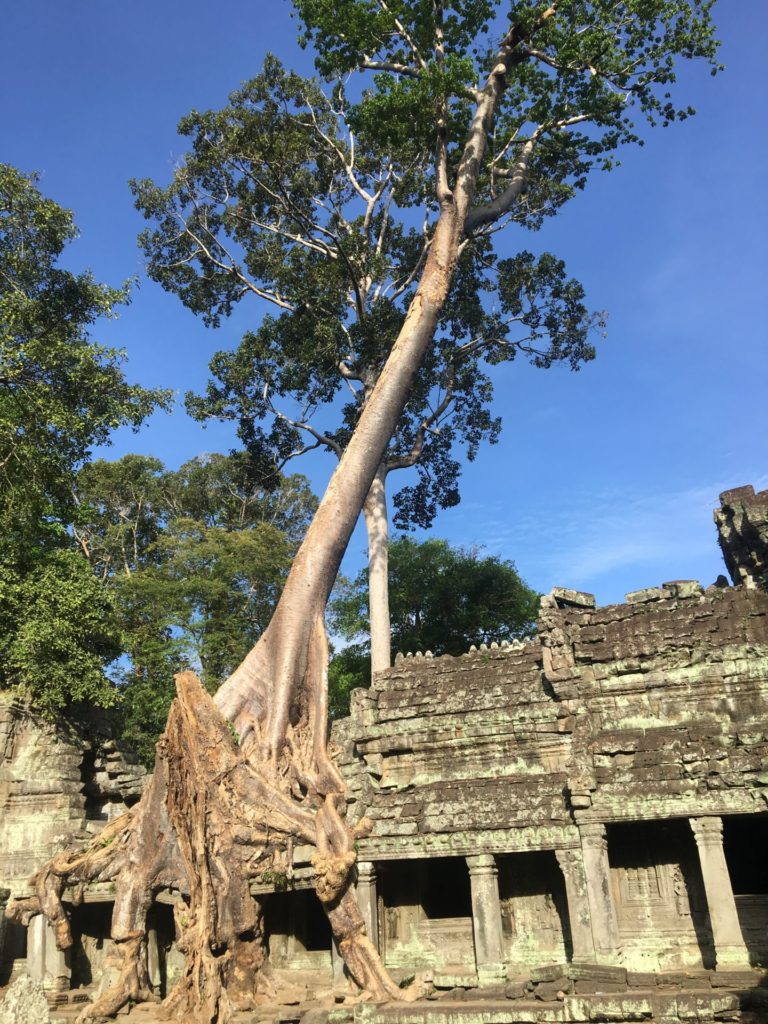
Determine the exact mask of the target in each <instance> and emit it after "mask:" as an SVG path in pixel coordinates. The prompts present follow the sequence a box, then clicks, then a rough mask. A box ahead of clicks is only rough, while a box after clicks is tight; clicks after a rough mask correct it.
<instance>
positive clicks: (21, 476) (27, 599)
mask: <svg viewBox="0 0 768 1024" xmlns="http://www.w3.org/2000/svg"><path fill="white" fill-rule="evenodd" d="M75 235H76V229H75V227H74V223H73V220H72V216H71V214H70V213H69V212H68V211H67V210H64V209H62V208H61V207H60V206H59V205H58V204H57V203H55V202H54V201H53V200H51V199H47V198H45V197H44V196H42V195H41V193H40V191H39V189H38V187H37V178H36V176H35V175H24V174H22V173H21V172H20V171H17V170H16V169H15V168H13V167H10V166H9V165H7V164H0V685H3V686H9V685H22V686H23V687H24V688H25V689H26V690H27V692H29V693H31V694H32V695H33V697H34V698H35V700H36V701H38V703H39V704H40V705H41V706H42V707H44V708H45V709H47V710H54V709H56V708H59V707H61V706H63V704H64V703H66V702H67V701H68V700H70V699H75V700H90V701H93V702H94V703H101V704H109V703H112V702H113V701H114V696H115V695H114V690H113V688H112V687H111V686H110V685H109V684H108V682H107V681H106V680H105V676H104V667H105V665H106V664H108V663H109V662H110V661H111V660H112V659H113V658H114V657H115V656H116V654H117V653H118V651H119V646H118V641H117V635H116V632H115V628H114V623H113V621H112V618H111V611H110V607H109V602H108V600H107V598H106V596H105V595H104V594H102V593H101V592H99V591H98V588H97V587H96V584H95V581H94V580H93V578H92V576H91V573H90V571H89V570H88V567H87V566H86V565H85V564H84V563H82V562H81V561H80V560H79V559H78V558H77V557H76V556H73V553H72V552H71V551H69V550H67V548H68V546H69V543H70V539H69V535H68V533H67V529H68V526H69V524H70V523H71V522H72V520H73V517H74V515H75V512H76V507H75V503H74V500H73V495H72V486H73V482H74V480H75V477H76V474H77V471H78V470H79V468H80V467H81V466H82V465H83V463H84V462H85V461H86V460H87V458H88V457H89V454H90V452H91V449H92V448H93V447H94V446H95V445H99V444H105V443H108V440H109V435H110V433H111V431H112V430H113V429H114V428H115V427H118V426H120V425H124V424H127V425H130V426H132V427H134V428H135V427H138V426H139V425H140V423H141V422H142V421H143V420H144V418H145V417H146V416H147V415H148V414H149V413H150V412H151V411H152V410H153V409H155V408H157V407H158V406H160V407H164V406H166V405H167V404H168V401H169V392H166V391H152V390H147V389H146V388H142V387H140V386H139V385H136V384H129V383H128V381H127V380H126V379H125V376H124V373H123V369H122V364H123V361H124V355H123V353H122V352H120V351H118V350H116V349H111V348H106V347H104V346H101V345H98V344H97V343H96V342H94V341H92V340H91V337H90V331H91V328H92V327H93V326H94V324H95V323H96V322H97V321H98V319H99V318H100V317H109V316H113V315H114V313H115V309H116V307H117V306H118V305H119V304H120V303H123V302H125V301H127V297H128V292H127V289H126V288H124V287H123V288H110V287H108V286H106V285H102V284H99V283H97V282H96V280H95V279H94V277H93V276H92V275H91V274H90V273H88V272H84V273H81V274H74V273H72V272H71V271H69V270H65V269H62V268H61V267H60V266H59V260H60V258H61V256H62V253H63V251H64V249H65V247H66V245H67V243H68V242H70V241H71V240H72V239H73V238H74V237H75Z"/></svg>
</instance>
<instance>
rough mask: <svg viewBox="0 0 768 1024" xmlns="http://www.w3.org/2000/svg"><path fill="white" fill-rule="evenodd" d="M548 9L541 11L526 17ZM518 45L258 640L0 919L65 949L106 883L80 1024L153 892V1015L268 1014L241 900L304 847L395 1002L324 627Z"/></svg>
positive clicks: (126, 964)
mask: <svg viewBox="0 0 768 1024" xmlns="http://www.w3.org/2000/svg"><path fill="white" fill-rule="evenodd" d="M554 9H555V5H554V3H553V4H552V5H551V7H550V8H548V9H547V11H546V12H544V14H543V15H542V16H541V17H542V18H546V17H549V16H551V13H552V12H554ZM540 20H541V19H540ZM518 42H519V37H518V35H517V34H516V30H513V31H511V32H510V34H509V36H508V37H507V38H506V39H505V40H504V42H503V44H502V47H501V49H500V51H499V53H498V54H497V57H496V61H495V64H494V68H493V71H492V72H491V74H490V76H489V78H488V81H487V83H486V86H485V88H484V89H483V91H482V92H481V93H479V98H478V101H477V105H476V109H475V114H474V118H473V121H472V126H471V129H470V133H469V137H468V140H467V143H466V145H465V148H464V153H463V156H462V159H461V162H460V164H459V168H458V171H457V175H456V185H455V187H454V189H453V191H452V192H451V191H450V190H449V189H448V188H447V186H446V185H445V182H446V176H445V174H439V175H438V181H441V182H443V185H442V186H441V187H440V188H439V190H438V191H439V196H438V198H439V201H440V215H439V218H438V221H437V223H436V225H435V229H434V233H433V236H432V241H431V245H430V247H429V253H428V255H427V258H426V261H425V265H424V269H423V272H422V276H421V280H420V282H419V284H418V287H417V289H416V292H415V295H414V298H413V300H412V302H411V304H410V306H409V309H408V311H407V314H406V316H405V320H404V322H403V325H402V328H401V330H400V333H399V336H398V337H397V339H396V340H395V342H394V345H393V347H392V350H391V353H390V356H389V358H388V359H387V362H386V364H385V366H384V368H383V370H382V372H381V375H380V377H379V379H378V381H377V383H376V385H375V387H374V389H373V391H372V393H371V395H370V398H369V400H368V401H367V402H366V405H365V408H364V409H363V411H362V414H361V416H360V419H359V421H358V424H357V426H356V428H355V430H354V433H353V434H352V437H351V439H350V441H349V444H348V446H347V448H346V450H345V451H344V453H343V455H342V458H341V460H340V462H339V465H338V467H337V468H336V471H335V473H334V474H333V476H332V478H331V480H330V483H329V485H328V488H327V490H326V492H325V495H324V496H323V499H322V500H321V502H320V505H319V507H318V510H317V513H316V514H315V517H314V519H313V521H312V523H311V524H310V527H309V529H308V531H307V534H306V537H305V539H304V542H303V543H302V545H301V548H300V550H299V552H298V555H297V557H296V559H295V561H294V563H293V567H292V569H291V572H290V574H289V576H288V579H287V581H286V584H285V589H284V591H283V594H282V596H281V598H280V601H279V602H278V605H277V609H276V611H275V614H274V616H273V618H272V621H271V622H270V624H269V626H268V628H267V630H266V631H265V633H264V635H263V636H262V638H261V639H260V640H259V642H258V643H257V645H256V646H255V647H254V648H253V650H252V651H251V652H250V653H249V654H248V655H247V657H246V658H245V659H244V661H243V662H242V664H241V665H240V666H239V667H238V668H237V669H236V670H235V672H234V673H233V674H232V676H230V678H229V679H228V680H227V681H226V682H225V683H224V684H223V686H222V687H221V688H220V690H219V691H218V693H217V694H216V696H215V698H214V700H211V698H210V697H209V696H208V695H207V694H206V693H205V690H204V689H203V687H202V685H201V684H200V683H199V681H198V680H197V679H196V677H194V676H193V675H192V674H191V673H184V674H182V675H181V676H179V677H178V678H177V693H178V697H177V700H176V701H175V702H174V704H173V706H172V708H171V711H170V714H169V718H168V725H167V727H166V731H165V733H164V734H163V736H162V737H161V740H160V742H159V743H158V747H157V759H156V766H155V773H154V776H153V778H152V781H151V783H150V785H149V786H148V788H147V791H146V793H145V794H144V796H143V797H142V799H141V801H140V802H139V803H138V804H137V805H136V807H134V808H132V809H131V811H129V812H128V814H126V815H124V816H123V817H122V818H121V819H119V820H118V821H117V822H114V823H112V824H110V825H109V826H107V830H105V831H104V832H103V833H102V834H101V835H100V836H98V837H96V838H95V839H94V840H93V841H92V842H91V843H90V844H89V846H88V847H86V848H85V850H79V851H76V852H67V853H65V854H60V855H59V856H58V857H56V858H54V859H53V861H51V862H50V863H49V864H47V865H46V866H45V867H44V868H43V869H41V871H40V872H38V874H37V876H36V877H35V885H36V889H37V895H36V897H34V898H32V899H31V900H25V901H17V902H16V903H15V904H13V905H12V906H11V907H10V908H9V911H10V916H12V917H13V918H14V919H16V920H20V921H25V922H26V921H28V920H29V918H30V917H31V916H32V915H34V914H36V913H41V912H42V913H45V915H46V916H47V917H48V918H49V919H50V920H51V921H52V922H53V923H54V925H55V928H56V935H57V941H58V943H59V945H60V946H61V948H66V947H68V946H69V945H71V942H72V936H71V931H70V928H69V923H68V921H67V918H66V914H65V912H64V909H63V906H62V895H63V893H64V890H65V889H66V888H67V887H70V886H76V887H81V886H82V885H84V884H87V883H89V882H92V881H114V883H115V889H116V892H115V909H114V913H113V918H112V936H113V938H114V939H115V952H114V956H113V965H112V972H111V981H112V983H111V984H110V985H109V987H108V988H107V990H106V991H105V992H104V993H103V995H102V996H101V997H100V998H99V999H98V1000H97V1001H96V1002H95V1003H94V1004H93V1005H90V1006H87V1007H86V1008H85V1009H84V1010H83V1012H82V1014H81V1017H80V1019H81V1020H87V1019H93V1018H98V1017H100V1016H104V1015H113V1014H115V1013H116V1012H117V1011H118V1010H119V1009H120V1008H121V1007H122V1006H123V1005H125V1004H126V1003H127V1002H128V1001H130V1000H140V999H144V998H146V997H147V996H148V994H149V985H148V974H147V969H146V915H147V911H148V908H149V907H150V905H151V902H152V899H153V897H154V895H155V893H156V892H157V891H158V890H160V889H163V888H168V887H171V888H173V889H175V890H177V891H178V893H179V896H180V905H179V912H178V913H177V916H176V919H177V930H178V932H179V944H180V948H182V950H183V951H184V952H185V955H186V961H185V969H184V971H183V973H182V976H181V979H180V980H179V982H178V984H177V985H176V987H175V988H174V990H173V992H171V993H170V995H169V997H168V999H167V1000H166V1005H167V1008H168V1010H169V1011H170V1012H171V1013H172V1015H173V1018H174V1019H179V1020H181V1019H184V1020H185V1021H187V1022H188V1024H211V1022H212V1021H216V1022H217V1024H224V1022H225V1021H227V1020H228V1019H229V1018H230V1016H231V1014H232V1012H233V1011H234V1010H237V1009H240V1008H247V1007H249V1006H253V1005H254V1004H255V1003H256V1002H258V1001H259V1000H260V999H264V998H266V996H267V994H266V992H265V989H266V988H267V987H268V984H267V983H268V979H267V978H266V977H265V972H264V970H263V964H264V959H265V955H264V939H263V933H262V928H261V919H260V913H259V908H258V904H257V903H256V902H255V901H254V900H253V899H252V897H251V896H250V892H249V885H250V882H251V880H252V879H257V878H264V877H265V876H266V877H269V874H268V873H270V872H271V873H274V872H275V871H283V872H286V873H287V872H289V871H290V869H291V863H292V851H293V843H294V840H297V841H298V842H300V843H302V844H309V845H311V846H314V848H315V855H314V857H313V858H312V864H313V866H314V870H315V891H316V893H317V896H318V898H319V899H320V901H321V903H322V905H323V908H324V910H325V911H326V914H327V916H328V918H329V921H330V923H331V926H332V929H333V932H334V935H335V937H336V940H337V942H338V945H339V949H340V951H341V954H342V956H343V957H344V959H345V961H346V963H347V966H348V968H349V971H350V973H351V975H352V977H353V979H354V980H355V981H356V982H357V984H358V985H359V987H360V988H361V989H362V990H363V991H364V992H365V993H366V994H367V995H368V996H370V997H373V998H376V999H386V998H402V996H403V992H402V991H401V990H400V989H399V988H398V987H397V985H395V984H394V982H393V981H392V979H391V978H390V977H389V975H388V974H387V972H386V970H385V969H384V967H383V965H382V963H381V961H380V959H379V957H378V954H377V953H376V950H375V949H374V947H373V945H372V943H371V941H370V939H369V938H368V937H367V936H366V935H365V927H364V923H363V917H362V914H361V912H360V909H359V907H358V905H357V901H356V898H355V896H354V888H353V886H352V884H351V883H352V882H353V879H354V863H355V840H356V838H359V837H360V836H362V835H364V834H366V828H367V827H369V824H370V823H366V822H365V820H363V821H361V822H359V823H358V825H357V826H356V827H355V828H354V829H353V828H351V827H350V826H349V825H348V824H347V823H346V821H345V817H344V816H345V811H346V789H345V785H344V781H343V779H342V777H341V774H340V773H339V771H338V769H337V768H336V766H335V765H334V763H333V761H332V758H331V756H330V754H329V751H328V744H327V740H328V721H327V682H328V681H327V667H328V647H327V639H326V634H325V626H324V621H323V617H324V611H325V605H326V602H327V600H328V596H329V594H330V590H331V587H332V586H333V583H334V580H335V578H336V575H337V572H338V569H339V565H340V563H341V559H342V556H343V554H344V551H345V550H346V547H347V544H348V542H349V539H350V536H351V534H352V531H353V529H354V527H355V523H356V521H357V519H358V516H359V514H360V511H361V510H362V509H363V507H364V504H365V501H366V497H367V495H368V494H369V492H370V490H371V487H372V486H373V485H374V482H375V480H376V477H377V473H378V472H379V470H380V467H381V464H382V460H383V458H384V453H385V450H386V448H387V445H388V443H389V440H390V437H391V436H392V434H393V432H394V430H395V427H396V424H397V422H398V420H399V418H400V416H401V414H402V412H403V410H404V408H405V405H406V403H407V401H408V396H409V393H410V390H411V386H412V383H413V379H414V376H415V374H416V373H417V371H418V368H419V366H420V364H421V361H422V359H423V356H424V354H425V352H426V351H427V348H428V347H429V345H430V344H431V343H432V341H433V338H434V335H435V331H436V328H437V324H438V321H439V318H440V315H441V311H442V309H443V306H444V303H445V301H446V298H447V295H448V291H449V288H450V286H451V281H452V277H453V273H454V269H455V265H456V260H457V258H458V253H459V246H460V243H461V240H462V236H463V232H464V225H465V220H466V217H467V214H468V212H469V210H470V205H471V202H472V197H473V193H474V188H475V183H476V180H477V175H478V173H479V169H480V166H481V163H482V159H483V154H484V151H485V147H486V142H487V138H488V132H489V130H490V127H491V124H492V121H493V114H494V110H495V107H496V103H497V100H498V98H499V96H500V95H501V93H502V91H503V89H504V85H505V81H506V75H507V73H508V71H509V70H510V68H511V66H512V65H513V64H514V63H515V61H516V60H518V59H520V56H519V51H516V50H515V47H516V45H517V43H518ZM441 159H443V157H441ZM443 170H445V168H443ZM382 482H383V481H382ZM231 730H233V731H234V734H235V735H234V736H233V732H232V731H231Z"/></svg>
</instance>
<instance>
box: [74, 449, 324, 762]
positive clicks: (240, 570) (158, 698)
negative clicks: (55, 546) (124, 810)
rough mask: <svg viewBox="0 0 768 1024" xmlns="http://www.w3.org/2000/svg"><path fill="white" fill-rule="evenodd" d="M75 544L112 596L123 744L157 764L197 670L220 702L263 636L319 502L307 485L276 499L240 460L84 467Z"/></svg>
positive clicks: (133, 458) (285, 487) (290, 486)
mask: <svg viewBox="0 0 768 1024" xmlns="http://www.w3.org/2000/svg"><path fill="white" fill-rule="evenodd" d="M75 494H76V498H77V502H78V521H77V523H76V525H75V526H74V536H75V538H76V540H77V543H78V545H79V547H80V551H81V553H82V554H84V555H85V558H86V560H87V562H88V563H89V564H90V566H91V569H92V572H93V575H94V577H96V578H98V579H99V580H100V581H101V582H102V584H103V591H104V594H105V595H108V596H109V600H110V603H111V607H112V611H113V621H114V623H115V628H116V630H117V632H118V635H119V638H120V653H122V655H123V658H122V659H121V660H120V662H118V663H117V667H116V668H114V669H113V670H112V673H111V674H112V677H113V678H114V679H115V681H116V683H117V684H118V689H119V693H120V696H121V704H120V709H119V711H120V727H121V729H122V731H123V735H124V738H126V739H127V740H129V741H130V742H131V743H132V744H133V746H134V748H135V749H136V750H137V751H138V752H139V754H140V755H141V756H142V758H144V759H145V760H146V761H148V762H150V763H151V759H152V756H153V752H154V746H155V743H156V741H157V738H158V736H159V735H160V733H161V732H162V729H163V725H164V724H165V719H166V715H167V713H168V707H169V706H170V703H171V700H172V699H173V696H174V693H175V690H174V683H173V676H174V673H176V672H178V671H180V670H181V669H184V668H189V667H192V668H194V669H195V670H196V671H197V672H199V673H200V675H201V678H202V680H203V682H204V683H205V685H206V686H207V687H208V688H209V689H210V690H211V691H212V692H213V691H215V690H216V688H217V687H218V686H219V685H220V683H221V682H222V681H223V680H224V679H225V678H226V677H227V675H228V674H229V673H230V672H231V671H232V670H233V669H234V667H235V666H236V665H237V664H238V662H239V661H240V660H241V659H242V658H243V656H244V655H245V653H246V652H247V651H248V650H249V648H250V647H252V646H253V644H254V643H255V642H256V641H257V639H258V637H259V636H260V635H261V634H262V633H263V631H264V630H265V629H266V626H267V624H268V622H269V619H270V617H271V615H272V612H273V610H274V608H275V605H276V604H277V600H278V597H279V594H280V590H281V589H282V585H283V583H284V581H285V577H286V575H287V573H288V569H289V568H290V564H291V559H292V557H293V555H294V554H295V551H296V548H297V546H298V543H299V541H300V539H301V537H302V536H303V533H304V530H305V528H306V524H307V522H308V520H309V518H310V517H311V514H312V512H313V511H314V509H315V506H316V500H315V498H314V496H313V494H312V493H311V491H310V489H309V486H308V484H307V482H306V480H305V479H304V478H303V477H298V476H293V477H288V478H286V477H279V478H277V479H273V480H272V481H271V486H270V488H269V490H265V489H264V488H263V487H261V486H260V485H259V484H258V482H257V481H256V480H254V478H253V473H252V467H251V465H250V462H249V460H248V459H247V458H246V457H244V456H243V455H242V454H234V455H230V456H224V455H207V456H202V457H198V458H195V459H192V460H190V461H189V462H187V463H185V464H184V465H182V466H181V467H180V468H179V469H178V470H175V471H171V470H167V469H166V468H165V467H164V466H163V464H162V463H161V462H160V461H159V460H158V459H154V458H149V457H146V456H140V455H127V456H124V457H123V458H122V459H118V460H117V461H115V462H107V461H104V460H97V461H95V462H91V463H89V464H87V465H86V466H85V467H83V469H82V471H81V472H80V474H79V477H78V479H77V484H76V488H75Z"/></svg>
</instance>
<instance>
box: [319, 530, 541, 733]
mask: <svg viewBox="0 0 768 1024" xmlns="http://www.w3.org/2000/svg"><path fill="white" fill-rule="evenodd" d="M337 591H338V592H337V593H335V596H334V597H333V598H332V599H331V602H330V605H329V610H330V619H331V623H332V627H333V632H334V633H335V634H337V635H338V636H340V637H341V638H343V639H344V640H346V641H348V642H349V646H347V647H345V648H344V649H343V650H341V651H339V652H338V653H337V654H336V655H335V656H334V657H333V658H332V660H331V664H330V668H329V674H328V687H329V706H330V708H331V713H332V714H333V716H334V717H339V716H341V715H346V714H348V713H349V694H350V691H351V690H352V689H353V688H354V687H357V686H367V685H368V684H369V683H370V678H371V664H370V640H369V639H368V638H369V637H370V632H371V630H370V623H369V621H368V574H367V572H366V571H365V570H363V571H362V572H360V573H358V575H357V576H356V577H355V579H354V580H351V581H350V582H349V583H346V584H343V585H341V586H340V587H338V588H337ZM389 597H390V612H391V622H392V647H393V649H394V651H395V653H396V654H397V653H398V652H399V653H401V654H405V653H407V652H408V651H411V652H413V651H424V652H426V651H430V652H431V653H432V654H434V655H441V654H453V655H459V654H465V653H466V652H467V651H468V650H469V648H470V646H471V645H472V644H481V643H492V642H493V641H496V642H500V641H503V640H519V639H522V638H523V637H526V636H530V635H532V633H533V631H534V628H535V622H536V618H537V616H538V612H539V595H538V594H537V593H536V591H535V590H531V588H530V587H528V586H526V584H525V583H524V582H523V580H522V579H521V578H520V576H519V574H518V572H517V569H515V567H514V565H513V564H512V562H510V561H508V560H507V559H502V558H499V557H497V556H496V555H484V554H482V553H481V552H480V551H479V550H478V549H476V548H469V549H467V548H460V547H452V546H451V545H450V544H449V543H448V542H447V541H445V540H439V539H437V538H434V537H433V538H429V539H428V540H425V541H422V542H421V543H419V542H417V541H415V540H413V539H412V538H410V537H399V538H397V540H395V541H393V542H392V544H391V545H390V550H389Z"/></svg>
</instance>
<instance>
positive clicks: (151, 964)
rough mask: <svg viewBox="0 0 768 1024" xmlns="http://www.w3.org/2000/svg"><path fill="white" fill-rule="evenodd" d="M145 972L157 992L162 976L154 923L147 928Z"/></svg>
mask: <svg viewBox="0 0 768 1024" xmlns="http://www.w3.org/2000/svg"><path fill="white" fill-rule="evenodd" d="M147 973H148V974H149V982H150V984H151V986H152V988H153V989H154V990H155V992H159V991H160V988H161V986H162V983H163V976H162V972H161V970H160V944H159V943H158V941H157V927H156V926H155V925H154V924H151V925H149V927H148V928H147Z"/></svg>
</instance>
